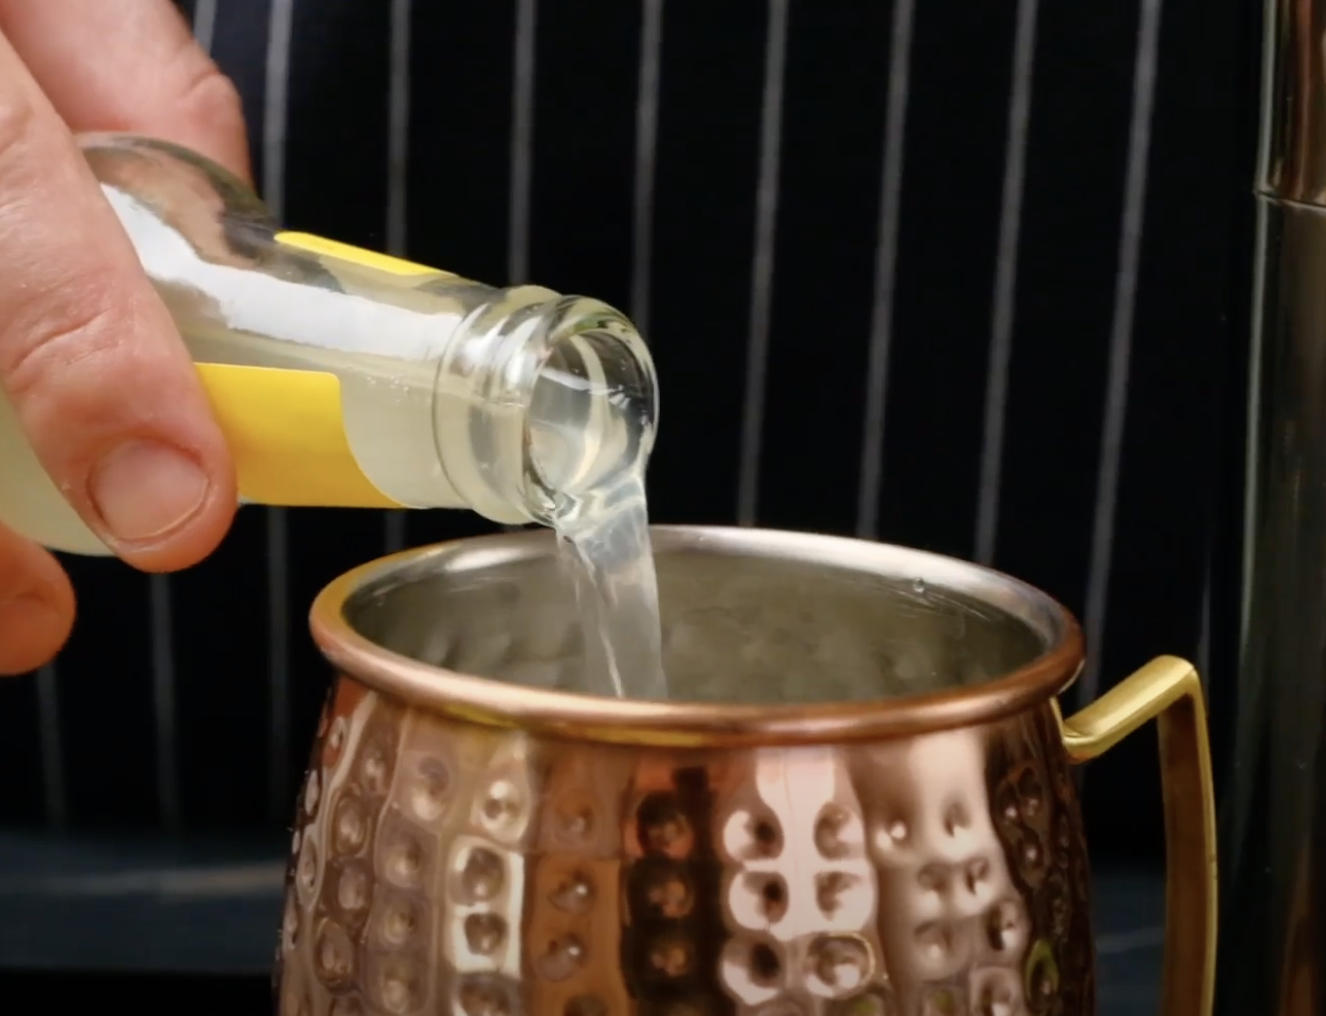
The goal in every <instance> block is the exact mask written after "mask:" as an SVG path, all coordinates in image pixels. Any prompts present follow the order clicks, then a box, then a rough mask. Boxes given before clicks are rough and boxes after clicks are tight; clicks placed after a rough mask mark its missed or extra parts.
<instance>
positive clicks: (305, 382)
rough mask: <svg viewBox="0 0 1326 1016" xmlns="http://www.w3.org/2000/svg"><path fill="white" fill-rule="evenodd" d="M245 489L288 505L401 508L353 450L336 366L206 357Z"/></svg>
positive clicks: (264, 500) (219, 416) (258, 498)
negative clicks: (244, 363)
mask: <svg viewBox="0 0 1326 1016" xmlns="http://www.w3.org/2000/svg"><path fill="white" fill-rule="evenodd" d="M198 373H199V375H201V377H202V380H203V387H204V388H206V389H207V394H208V396H209V397H210V398H211V400H212V411H213V413H214V414H215V415H216V420H217V423H219V424H220V426H221V431H222V433H224V434H225V436H226V440H227V441H228V442H229V444H230V452H231V455H232V456H233V457H234V460H235V470H236V474H237V476H238V479H239V493H240V496H241V497H243V498H245V499H246V500H249V501H254V502H257V503H258V504H267V505H277V506H281V507H326V508H399V507H401V505H399V504H398V503H397V502H395V501H393V500H392V499H391V498H389V497H387V496H386V495H385V494H383V493H382V491H380V490H378V489H377V487H375V486H373V483H372V482H371V481H370V480H369V479H368V477H367V476H365V475H364V473H363V470H361V469H360V468H359V463H358V462H356V461H355V457H354V453H352V452H351V451H350V442H349V439H348V438H347V437H346V435H345V420H344V418H343V416H342V413H341V381H340V378H338V377H337V376H336V375H335V374H326V373H323V372H321V371H311V370H281V369H278V368H273V367H236V366H231V365H230V364H218V363H200V364H198Z"/></svg>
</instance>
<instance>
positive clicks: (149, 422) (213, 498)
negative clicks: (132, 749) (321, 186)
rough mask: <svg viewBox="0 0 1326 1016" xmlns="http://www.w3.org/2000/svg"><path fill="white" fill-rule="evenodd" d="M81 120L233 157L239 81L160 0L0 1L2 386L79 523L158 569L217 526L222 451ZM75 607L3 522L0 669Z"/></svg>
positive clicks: (243, 167)
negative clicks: (93, 165) (109, 199)
mask: <svg viewBox="0 0 1326 1016" xmlns="http://www.w3.org/2000/svg"><path fill="white" fill-rule="evenodd" d="M98 130H101V131H106V130H112V131H128V132H132V133H139V134H148V135H152V136H155V137H160V138H164V139H167V140H171V141H175V142H176V143H178V144H182V145H185V146H187V147H189V148H193V149H195V150H197V151H199V152H202V153H204V154H206V155H209V156H211V157H212V158H214V159H216V160H217V161H218V162H220V163H221V164H222V165H224V166H226V167H227V168H229V169H231V170H232V171H234V172H237V173H239V174H240V175H242V176H245V175H247V168H248V152H247V148H246V144H245V139H244V138H245V136H244V124H243V114H242V112H241V108H240V104H239V99H238V97H237V95H236V93H235V90H234V88H233V86H232V85H231V84H230V82H229V81H228V80H227V79H226V78H225V77H223V76H222V75H221V74H220V72H219V71H217V69H216V67H215V66H214V65H213V64H212V62H211V60H209V59H208V57H207V56H206V54H204V53H203V52H202V51H201V50H200V49H199V48H198V47H197V45H195V43H194V41H193V38H192V36H191V34H190V32H189V29H188V26H187V25H185V23H184V21H183V19H182V18H181V17H180V15H179V14H178V13H177V12H176V10H175V8H174V7H173V6H172V4H171V3H170V0H39V2H34V0H0V385H3V386H4V390H5V392H6V393H7V394H8V396H9V398H10V400H11V402H12V403H13V405H14V409H15V411H16V413H17V415H18V418H19V420H20V422H21V424H22V426H23V430H24V432H25V434H26V435H27V437H28V440H29V441H31V443H32V446H33V448H34V450H35V451H36V453H37V455H38V457H39V458H40V459H41V461H42V464H43V465H44V466H45V468H46V471H47V472H48V473H50V475H51V477H52V478H53V479H54V480H55V482H56V484H57V485H58V486H59V488H60V489H61V490H62V491H63V492H64V494H65V497H66V498H67V499H68V500H69V503H70V504H71V505H73V507H74V509H75V510H76V511H77V512H78V513H79V515H81V516H82V518H83V519H84V521H85V522H86V523H87V525H88V526H89V527H90V528H91V529H92V530H93V531H94V532H96V533H97V534H98V535H100V536H101V537H102V538H103V539H104V540H105V541H106V543H107V544H108V546H110V548H111V549H112V550H114V551H115V553H116V554H117V555H118V556H119V557H121V558H122V559H123V560H125V561H127V562H128V563H129V564H131V565H134V566H136V567H138V568H142V569H144V570H147V571H172V570H175V569H178V568H184V567H187V566H189V565H191V564H194V563H196V562H197V561H199V560H201V559H202V558H203V557H205V556H206V555H207V554H208V553H210V552H211V551H212V550H213V548H215V546H216V545H217V543H218V542H219V541H220V540H221V538H222V536H223V535H224V534H225V532H226V529H227V528H228V527H229V525H230V521H231V518H232V516H233V514H234V511H235V505H236V493H235V478H234V467H233V465H232V463H231V460H230V457H229V452H228V451H227V449H226V445H225V441H224V439H223V437H222V435H221V432H220V431H219V430H218V429H217V426H216V424H215V422H214V421H213V419H212V415H211V412H210V410H209V407H208V404H207V400H206V396H205V395H204V393H203V389H202V387H201V385H200V383H199V381H198V377H197V374H196V372H195V371H194V369H193V366H192V364H191V362H190V359H189V355H188V352H187V351H186V350H185V348H184V345H183V344H182V343H181V341H180V338H179V334H178V333H177V331H176V329H175V326H174V324H173V323H172V322H171V319H170V316H169V315H168V314H167V312H166V308H165V306H164V305H163V304H162V302H161V301H160V300H159V299H158V298H157V295H156V293H155V292H154V291H153V289H152V287H151V285H150V284H149V282H148V281H147V278H146V277H145V276H144V274H143V272H142V270H141V268H140V267H139V264H138V259H137V257H136V256H135V254H134V251H133V248H132V247H131V246H130V244H129V241H128V239H127V238H126V237H125V235H124V232H123V230H122V229H121V228H120V224H119V222H118V220H117V219H116V217H115V215H114V213H113V212H112V211H111V209H110V206H109V205H108V204H107V203H106V201H105V200H104V199H103V197H102V195H101V191H100V189H99V188H98V186H97V183H96V181H95V180H94V179H93V176H92V174H91V172H90V170H89V169H88V167H87V164H86V163H85V162H84V160H83V157H82V155H81V154H80V153H79V150H78V147H77V146H76V145H75V143H74V140H73V137H72V133H71V132H76V131H98ZM2 468H3V464H2V463H0V469H2ZM0 482H3V480H2V479H0ZM73 617H74V596H73V591H72V589H71V588H70V584H69V579H68V578H67V577H66V576H65V574H64V572H63V571H62V570H61V568H60V566H59V564H58V563H57V562H56V560H55V559H54V558H53V557H52V556H51V555H50V554H48V553H47V552H46V551H45V550H43V549H41V548H40V547H37V546H34V545H33V544H31V543H29V542H27V541H26V540H23V539H21V538H19V537H18V536H16V535H15V534H13V533H12V532H9V531H7V530H4V529H3V528H0V674H4V673H8V674H15V673H22V672H24V671H26V670H30V669H32V668H34V667H36V666H39V665H41V664H42V663H45V662H46V661H47V660H49V659H50V658H51V657H52V656H53V655H54V654H55V653H56V652H57V651H58V650H59V648H60V646H61V645H62V644H63V643H64V641H65V639H66V638H67V637H68V634H69V630H70V627H71V625H72V624H73Z"/></svg>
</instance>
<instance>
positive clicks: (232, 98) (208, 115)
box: [177, 43, 244, 130]
mask: <svg viewBox="0 0 1326 1016" xmlns="http://www.w3.org/2000/svg"><path fill="white" fill-rule="evenodd" d="M183 59H184V61H185V67H184V68H183V70H182V72H181V77H182V82H181V88H180V91H179V95H178V99H177V101H178V103H179V105H180V108H181V109H182V110H183V111H184V113H185V115H186V116H188V117H189V118H190V119H191V120H194V121H195V122H198V123H202V124H205V125H207V126H210V127H214V128H220V129H225V130H230V129H239V130H242V129H243V124H244V107H243V104H242V102H241V101H240V95H239V89H237V88H236V87H235V83H234V82H233V81H231V80H230V78H228V77H226V75H225V74H223V73H222V72H221V69H220V68H219V67H217V65H216V64H215V63H213V62H212V60H211V58H209V57H208V56H206V55H205V54H203V53H202V52H201V51H200V50H198V48H197V47H196V46H194V45H193V44H192V43H190V46H189V52H188V55H187V56H186V57H184V58H183Z"/></svg>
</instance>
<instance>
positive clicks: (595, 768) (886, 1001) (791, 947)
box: [277, 528, 1215, 1016]
mask: <svg viewBox="0 0 1326 1016" xmlns="http://www.w3.org/2000/svg"><path fill="white" fill-rule="evenodd" d="M655 550H656V555H657V561H658V571H659V578H660V583H661V597H662V603H663V612H664V632H665V644H666V653H667V664H668V670H669V677H670V680H671V682H672V686H673V687H672V691H673V696H674V701H669V702H645V701H630V700H618V699H599V698H593V697H589V696H583V695H578V694H574V693H571V692H567V691H564V690H559V689H560V687H561V686H563V685H565V684H568V683H569V682H570V681H572V680H573V679H574V675H575V673H576V670H577V667H578V665H579V657H580V653H581V636H580V630H579V623H578V617H577V614H576V610H575V605H574V601H573V598H572V597H569V596H567V595H566V589H567V582H566V577H565V576H564V575H563V574H561V573H560V570H559V564H558V559H557V553H556V546H555V543H554V540H553V538H552V537H551V536H550V535H549V534H547V533H512V534H506V535H502V536H497V537H489V538H483V539H476V540H469V541H462V542H458V543H453V544H446V545H442V546H438V547H434V548H430V549H424V550H419V551H411V552H409V553H405V554H401V555H397V556H394V557H390V558H387V559H385V560H383V561H379V562H377V563H375V564H370V565H367V566H365V567H362V568H359V569H357V570H355V571H353V572H350V573H349V574H347V575H345V576H344V577H342V578H340V579H338V580H337V581H336V582H334V583H332V585H331V586H329V587H328V588H327V589H326V590H325V591H324V592H323V593H322V595H321V596H320V597H319V598H318V600H317V602H316V604H315V605H314V608H313V613H312V629H313V636H314V639H315V640H316V641H317V644H318V645H319V647H320V648H321V650H322V652H323V653H324V654H325V656H326V657H327V659H328V660H329V661H330V662H331V664H332V665H333V666H334V667H335V668H336V670H337V673H338V677H337V680H336V684H335V687H334V689H333V692H332V695H331V697H330V699H329V702H328V705H327V708H326V711H325V714H324V716H323V718H322V721H321V724H320V727H319V730H318V737H317V742H316V745H315V748H314V751H313V757H312V764H311V768H310V770H309V773H308V776H307V779H306V782H305V785H304V789H303V793H302V795H301V797H300V799H299V804H298V810H297V813H296V816H295V820H294V839H293V842H292V844H291V855H290V868H289V877H288V888H287V895H286V902H285V916H284V922H283V928H282V932H281V944H280V947H279V967H278V969H279V973H278V984H277V1004H278V1011H279V1012H280V1013H281V1014H283V1016H360V1014H369V1013H392V1014H405V1013H429V1014H433V1013H448V1014H450V1013H455V1014H458V1016H519V1014H527V1016H634V1014H639V1016H737V1014H742V1016H744V1014H756V1013H758V1014H762V1016H821V1014H823V1016H893V1014H898V1016H902V1014H907V1016H911V1014H959V1013H981V1014H991V1016H993V1014H1004V1016H1017V1014H1032V1013H1034V1014H1042V1013H1044V1014H1056V1016H1059V1014H1062V1016H1089V1014H1090V1013H1092V1012H1093V1011H1094V976H1093V965H1094V955H1093V946H1092V929H1091V916H1090V905H1089V899H1088V887H1089V879H1088V867H1087V853H1086V845H1085V843H1084V842H1083V833H1082V824H1081V819H1080V816H1079V810H1078V802H1077V798H1076V792H1075V788H1074V781H1073V778H1072V767H1073V765H1074V764H1076V763H1079V762H1083V761H1086V760H1088V759H1091V758H1094V757H1096V756H1098V755H1099V754H1101V753H1102V752H1104V751H1105V750H1107V749H1108V748H1109V747H1110V746H1112V745H1113V744H1115V743H1116V742H1117V741H1118V740H1120V739H1121V738H1123V737H1124V736H1125V735H1127V734H1128V733H1129V732H1131V731H1133V730H1136V729H1137V728H1139V727H1140V726H1142V725H1144V724H1145V723H1146V722H1147V721H1148V720H1150V719H1158V720H1159V725H1160V734H1161V751H1162V759H1163V767H1162V771H1163V778H1164V781H1165V806H1166V828H1167V831H1168V836H1169V848H1168V849H1169V863H1170V868H1169V870H1170V882H1169V890H1168V891H1169V898H1168V906H1169V917H1168V923H1169V928H1168V934H1167V939H1166V972H1165V982H1164V984H1165V1000H1166V1010H1165V1011H1166V1012H1168V1013H1171V1014H1175V1016H1205V1014H1206V1013H1208V1012H1209V1011H1210V1006H1211V991H1212V980H1213V977H1214V952H1213V947H1214V941H1215V912H1214V905H1215V900H1214V896H1215V867H1214V865H1215V855H1214V808H1213V802H1212V790H1211V760H1210V753H1209V749H1208V746H1207V741H1206V729H1205V707H1204V705H1203V700H1202V692H1201V685H1200V682H1199V681H1198V678H1197V675H1196V673H1195V672H1194V670H1193V668H1192V667H1191V666H1190V665H1189V664H1187V663H1185V662H1183V661H1182V660H1177V659H1173V658H1162V659H1158V660H1156V661H1154V662H1153V663H1151V664H1149V665H1148V666H1146V667H1145V668H1143V669H1142V670H1141V671H1139V672H1138V673H1136V674H1134V675H1133V676H1132V677H1130V678H1128V679H1127V680H1125V681H1124V682H1122V683H1121V684H1120V685H1118V686H1117V687H1116V688H1114V690H1112V691H1111V692H1109V693H1108V694H1106V695H1105V696H1104V697H1103V698H1101V699H1100V700H1099V701H1097V702H1096V703H1094V704H1093V705H1091V706H1089V707H1087V708H1086V709H1084V710H1082V711H1081V712H1079V713H1077V714H1076V715H1075V716H1073V717H1072V718H1070V719H1068V720H1066V721H1065V720H1063V719H1062V718H1061V715H1060V712H1059V709H1058V705H1057V702H1056V696H1057V695H1058V694H1059V693H1060V692H1062V691H1063V690H1064V688H1065V687H1067V686H1068V685H1069V684H1070V683H1071V682H1072V681H1073V679H1074V678H1075V677H1076V675H1077V673H1078V671H1079V669H1080V666H1081V663H1082V638H1081V634H1080V631H1079V629H1078V625H1077V623H1076V622H1075V621H1074V620H1073V618H1072V617H1071V616H1069V615H1068V613H1067V612H1065V611H1064V609H1063V608H1062V607H1060V606H1059V605H1058V604H1056V603H1055V602H1054V601H1052V600H1051V599H1050V598H1049V597H1048V596H1046V595H1045V594H1043V593H1041V592H1039V591H1037V590H1035V589H1033V588H1031V587H1029V586H1027V585H1025V584H1023V583H1021V582H1018V581H1016V580H1015V579H1011V578H1008V577H1006V576H1003V575H999V574H996V573H994V572H991V571H988V570H986V569H983V568H980V567H977V566H975V565H970V564H966V563H963V562H959V561H955V560H952V559H949V558H944V557H939V556H935V555H931V554H927V553H923V552H919V551H914V550H906V549H902V548H899V547H891V546H885V545H880V544H872V543H865V542H860V541H855V540H848V539H839V538H835V537H828V536H812V535H804V534H794V533H780V532H764V531H758V530H750V529H702V528H676V529H669V528H664V529H658V530H656V535H655ZM468 674H484V675H486V676H487V678H490V679H484V678H480V677H472V676H467V675H468Z"/></svg>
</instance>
